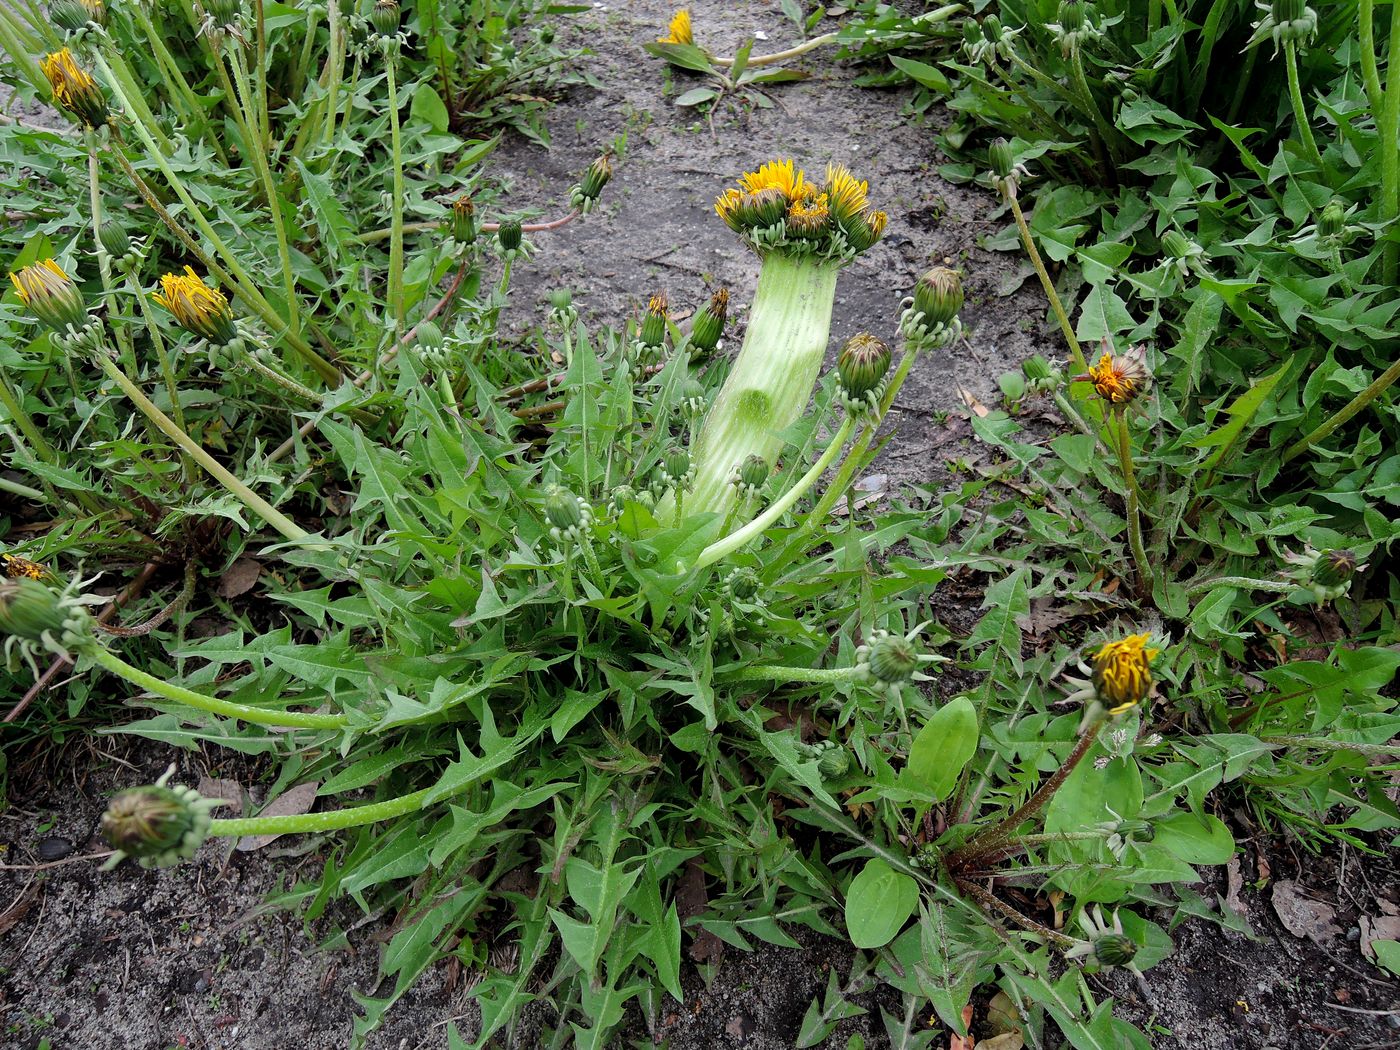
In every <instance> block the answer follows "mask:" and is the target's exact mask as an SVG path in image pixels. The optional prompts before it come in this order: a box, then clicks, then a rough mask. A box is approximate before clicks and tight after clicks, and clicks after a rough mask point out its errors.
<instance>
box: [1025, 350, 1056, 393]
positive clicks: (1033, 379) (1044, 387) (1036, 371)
mask: <svg viewBox="0 0 1400 1050" xmlns="http://www.w3.org/2000/svg"><path fill="white" fill-rule="evenodd" d="M1021 373H1022V374H1023V375H1024V376H1025V377H1026V383H1027V385H1028V386H1029V388H1030V390H1031V391H1032V392H1033V393H1037V394H1042V393H1046V392H1048V391H1052V390H1056V389H1058V388H1059V386H1060V384H1061V383H1062V382H1064V376H1063V375H1061V374H1060V371H1059V369H1057V368H1055V367H1054V366H1053V365H1051V364H1050V362H1049V361H1047V360H1046V359H1045V358H1043V357H1041V356H1040V355H1039V354H1036V355H1035V356H1034V357H1028V358H1026V359H1025V360H1024V361H1022V362H1021Z"/></svg>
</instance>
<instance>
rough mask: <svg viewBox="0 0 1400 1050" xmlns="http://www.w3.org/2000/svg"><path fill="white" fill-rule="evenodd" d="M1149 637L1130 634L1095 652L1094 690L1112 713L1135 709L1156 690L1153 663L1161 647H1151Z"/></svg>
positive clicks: (1116, 713)
mask: <svg viewBox="0 0 1400 1050" xmlns="http://www.w3.org/2000/svg"><path fill="white" fill-rule="evenodd" d="M1148 638H1149V636H1148V635H1146V634H1134V635H1130V636H1129V637H1127V638H1122V639H1119V640H1118V641H1114V642H1108V643H1107V644H1105V645H1103V646H1102V647H1100V649H1099V651H1098V652H1096V653H1095V654H1094V660H1093V668H1094V673H1093V683H1094V690H1095V692H1096V693H1097V695H1098V700H1099V702H1100V703H1101V704H1103V706H1104V707H1105V708H1107V710H1108V713H1109V714H1111V715H1118V714H1122V713H1123V712H1125V711H1130V710H1132V709H1133V708H1134V707H1137V706H1138V704H1140V703H1142V701H1143V700H1144V699H1146V698H1147V694H1148V693H1150V692H1151V691H1152V666H1151V665H1152V661H1153V660H1154V659H1155V658H1156V656H1157V653H1158V652H1159V650H1157V649H1153V648H1151V647H1149V646H1148V644H1147V642H1148Z"/></svg>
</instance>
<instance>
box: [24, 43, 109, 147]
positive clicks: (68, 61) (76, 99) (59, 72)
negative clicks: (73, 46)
mask: <svg viewBox="0 0 1400 1050" xmlns="http://www.w3.org/2000/svg"><path fill="white" fill-rule="evenodd" d="M39 68H40V69H42V70H43V71H44V76H46V77H48V80H49V87H51V88H52V89H53V100H54V102H55V103H57V104H58V105H59V106H61V107H62V108H63V109H66V110H67V111H68V112H69V113H71V114H73V116H75V117H77V118H78V121H79V122H80V123H81V124H82V125H83V126H84V127H88V128H92V129H94V130H95V129H97V128H100V127H102V125H104V124H106V123H107V100H106V99H104V98H103V97H102V89H101V88H100V87H98V86H97V81H96V80H94V79H93V78H92V76H91V74H89V73H87V72H86V71H85V70H82V69H80V68H78V64H77V63H76V62H75V61H73V52H71V51H69V50H68V49H67V48H66V47H65V48H64V49H63V50H62V51H55V52H53V53H52V54H49V55H45V56H44V57H43V58H41V59H40V60H39Z"/></svg>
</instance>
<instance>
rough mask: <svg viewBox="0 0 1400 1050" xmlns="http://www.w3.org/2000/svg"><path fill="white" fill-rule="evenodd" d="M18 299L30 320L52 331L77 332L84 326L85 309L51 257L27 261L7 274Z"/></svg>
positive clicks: (76, 288) (86, 317) (86, 319)
mask: <svg viewBox="0 0 1400 1050" xmlns="http://www.w3.org/2000/svg"><path fill="white" fill-rule="evenodd" d="M10 282H11V283H12V284H13V285H14V286H15V292H16V294H18V296H19V300H20V302H22V303H23V304H24V305H25V307H26V308H27V309H28V310H29V312H30V314H32V315H33V317H34V319H35V320H36V321H38V322H39V323H40V324H42V325H46V326H47V327H49V328H52V329H53V330H54V331H55V332H59V333H64V332H67V331H69V330H70V329H71V330H73V331H81V330H82V329H83V328H85V327H86V326H87V323H88V315H87V309H86V307H84V306H83V296H82V293H81V292H79V291H78V286H77V285H76V284H74V283H73V278H71V277H69V276H68V275H67V274H66V273H64V272H63V268H62V267H61V266H59V265H58V263H56V262H54V261H53V260H52V259H45V260H44V261H43V262H37V263H31V264H30V265H28V266H23V267H20V269H19V270H17V271H16V272H14V273H12V274H10Z"/></svg>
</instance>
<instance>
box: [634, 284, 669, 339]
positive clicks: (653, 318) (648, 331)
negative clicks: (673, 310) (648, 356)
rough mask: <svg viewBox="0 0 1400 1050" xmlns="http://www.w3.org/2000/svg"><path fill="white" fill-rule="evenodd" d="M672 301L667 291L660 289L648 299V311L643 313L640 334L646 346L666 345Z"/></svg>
mask: <svg viewBox="0 0 1400 1050" xmlns="http://www.w3.org/2000/svg"><path fill="white" fill-rule="evenodd" d="M669 309H670V301H669V300H668V299H667V298H666V293H665V291H659V292H656V293H654V294H653V295H652V297H651V298H650V299H648V300H647V312H646V313H645V314H643V315H642V327H641V331H640V333H639V335H638V338H639V339H641V341H642V343H643V344H645V345H646V346H664V345H665V343H666V321H667V318H668V316H669V315H668V311H669Z"/></svg>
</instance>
